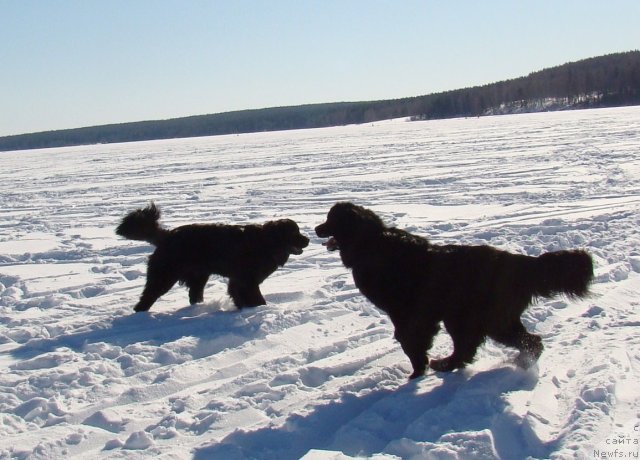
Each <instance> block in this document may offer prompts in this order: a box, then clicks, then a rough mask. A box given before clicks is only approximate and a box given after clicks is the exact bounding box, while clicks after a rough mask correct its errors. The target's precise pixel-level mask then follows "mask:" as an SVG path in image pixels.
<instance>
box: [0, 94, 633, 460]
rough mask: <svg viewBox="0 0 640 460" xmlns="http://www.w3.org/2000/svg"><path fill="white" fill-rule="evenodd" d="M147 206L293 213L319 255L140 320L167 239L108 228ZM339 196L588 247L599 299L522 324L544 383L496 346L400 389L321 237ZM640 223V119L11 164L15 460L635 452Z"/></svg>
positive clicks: (442, 347) (148, 147)
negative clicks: (252, 299)
mask: <svg viewBox="0 0 640 460" xmlns="http://www.w3.org/2000/svg"><path fill="white" fill-rule="evenodd" d="M150 200H154V201H155V202H156V203H157V204H158V205H159V206H160V207H161V209H162V210H163V213H164V217H163V222H164V223H165V224H166V225H167V226H170V227H173V226H176V225H180V224H185V223H189V222H226V223H249V222H258V223H260V222H263V221H265V220H269V219H273V218H280V217H290V218H293V219H295V220H296V221H297V222H298V223H299V224H300V226H301V228H302V230H303V232H304V233H306V234H307V235H308V236H309V237H310V238H311V244H310V245H309V247H308V248H307V249H306V250H305V251H304V253H303V254H302V255H300V256H292V257H291V258H290V260H289V262H288V264H287V265H286V266H285V267H284V268H282V269H280V270H278V271H277V272H276V273H274V275H272V277H271V278H269V279H268V280H267V281H266V282H265V283H264V284H263V292H264V293H265V297H266V299H267V301H268V305H266V306H264V307H260V308H256V309H249V310H244V311H240V312H239V311H236V310H235V309H234V307H233V305H232V304H231V302H230V300H229V299H228V298H227V296H226V294H225V286H226V285H225V283H224V280H222V279H219V278H215V277H214V278H212V279H211V280H210V281H209V284H208V286H207V289H206V290H205V303H204V304H202V305H198V306H189V305H188V297H187V293H186V290H185V289H184V288H181V287H179V286H176V287H174V289H173V290H172V291H170V293H169V294H167V295H166V296H164V297H163V298H161V300H160V301H158V302H157V303H156V304H155V305H154V307H153V308H152V310H151V311H150V312H149V313H138V314H134V313H133V311H132V307H133V305H134V304H135V302H136V301H137V299H138V296H139V295H140V293H141V291H142V286H143V284H144V280H145V262H146V259H147V256H148V255H149V254H150V251H151V250H152V248H151V247H150V246H149V245H146V244H143V243H139V242H130V241H124V240H122V239H119V238H117V237H116V235H115V234H114V228H115V226H116V225H117V223H118V221H119V219H120V218H121V217H122V216H123V215H124V214H125V213H126V212H127V211H130V210H131V209H133V208H136V207H140V206H143V205H145V204H146V203H148V202H149V201H150ZM339 200H351V201H354V202H356V203H358V204H361V205H364V206H366V207H370V208H371V209H373V210H375V211H376V212H378V213H379V214H380V215H381V216H382V217H383V218H384V220H385V221H386V222H387V223H388V224H392V225H396V226H398V227H401V228H405V229H408V230H410V231H412V232H414V233H417V234H420V235H423V236H427V237H429V238H431V239H432V241H434V242H436V243H464V244H490V245H494V246H497V247H500V248H503V249H508V250H511V251H513V252H519V253H526V254H531V255H537V254H540V253H541V252H544V251H550V250H557V249H566V248H584V249H586V250H588V251H589V252H590V253H591V254H592V255H593V257H594V259H595V262H596V268H597V273H596V281H595V283H594V285H593V295H592V297H591V298H589V299H586V300H582V301H569V300H567V299H563V298H556V299H551V300H544V301H540V302H539V303H537V304H536V305H534V306H532V307H531V308H530V309H529V310H528V311H527V312H526V313H525V315H524V321H525V324H526V325H527V327H528V328H529V329H530V330H531V331H535V332H537V333H538V334H541V335H542V337H543V340H544V344H545V351H544V353H543V355H542V357H541V359H540V362H539V364H538V366H537V368H535V369H533V370H530V371H523V370H520V369H518V368H516V367H514V365H513V364H512V360H513V357H514V355H515V352H514V351H513V350H509V349H505V348H504V347H501V346H499V345H496V344H494V343H491V342H488V343H487V344H486V345H484V346H483V347H482V348H481V349H480V351H479V353H478V357H477V360H476V362H475V363H474V364H473V365H471V366H469V367H468V368H467V369H465V370H463V371H458V372H454V373H451V374H447V375H445V374H436V373H433V372H429V373H428V374H427V375H426V376H425V377H424V378H422V379H419V380H417V381H412V382H408V381H407V377H408V375H409V374H410V371H411V366H410V364H409V361H408V359H407V358H406V357H405V355H404V354H403V353H402V351H401V350H400V347H399V345H398V344H397V343H396V342H395V341H394V340H393V337H392V327H391V324H390V322H389V320H388V319H387V317H386V316H385V315H384V314H381V313H380V312H378V311H377V310H376V309H375V307H373V306H372V305H371V304H370V303H368V302H367V301H366V300H365V299H364V298H363V297H362V296H361V295H360V294H359V293H358V291H357V290H356V289H355V287H354V285H353V281H352V278H351V274H350V273H349V272H348V271H347V270H346V269H345V268H344V267H342V265H341V263H340V260H339V256H338V254H337V253H328V252H327V251H326V250H325V248H324V247H323V246H322V245H321V240H320V239H319V238H317V237H316V235H315V233H314V232H313V228H314V227H315V226H316V225H317V224H318V223H320V222H322V221H323V220H324V217H325V215H326V212H327V211H328V209H329V207H330V206H331V205H332V204H333V203H334V202H336V201H339ZM639 210H640V107H633V108H620V109H608V110H590V111H574V112H559V113H541V114H529V115H515V116H502V117H485V118H479V119H457V120H444V121H428V122H413V123H408V122H404V121H402V120H396V121H390V122H384V123H376V124H375V125H359V126H348V127H340V128H329V129H316V130H306V131H290V132H275V133H259V134H246V135H239V136H222V137H210V138H198V139H182V140H172V141H156V142H144V143H132V144H119V145H103V146H92V147H74V148H64V149H53V150H42V151H25V152H9V153H0V365H1V371H0V458H3V459H4V458H47V459H51V458H92V459H95V458H99V459H105V458H129V459H139V458H149V457H153V458H163V459H183V458H185V459H186V458H194V459H197V460H202V459H217V458H221V459H222V458H224V459H243V458H257V459H297V458H301V457H304V458H305V459H306V460H317V459H346V458H350V457H374V458H407V459H409V458H420V459H421V458H428V459H469V458H487V459H490V458H500V459H504V460H506V459H524V458H528V457H534V458H553V459H569V458H623V457H621V456H620V454H621V453H624V454H625V455H626V457H624V458H638V451H639V448H640V446H639V445H638V444H639V443H640V385H638V381H639V378H640V307H639V306H638V302H639V301H640V213H639ZM450 346H451V344H450V341H449V339H448V337H447V336H446V334H441V335H440V336H439V337H438V338H437V340H436V344H435V347H434V350H433V354H434V355H436V356H440V355H444V354H446V353H448V351H449V349H450ZM614 455H615V457H614Z"/></svg>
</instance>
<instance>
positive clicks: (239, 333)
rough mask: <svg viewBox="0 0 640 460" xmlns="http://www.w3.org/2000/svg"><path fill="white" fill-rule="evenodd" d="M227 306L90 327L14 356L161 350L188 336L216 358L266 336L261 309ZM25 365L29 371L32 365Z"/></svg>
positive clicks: (39, 341)
mask: <svg viewBox="0 0 640 460" xmlns="http://www.w3.org/2000/svg"><path fill="white" fill-rule="evenodd" d="M227 303H228V302H225V301H220V302H215V301H214V302H210V303H205V304H198V305H193V306H186V307H184V308H181V309H179V310H171V311H167V312H162V311H159V312H155V311H154V312H151V313H146V312H145V313H134V314H130V315H126V316H121V317H117V318H115V319H114V320H113V321H111V322H107V321H105V322H104V323H101V324H99V325H94V326H91V325H88V326H86V327H83V328H80V329H79V330H77V331H76V332H72V333H68V334H67V333H65V334H60V335H58V336H56V337H52V338H43V339H31V340H29V341H27V342H26V343H24V344H22V345H20V346H19V347H17V348H14V349H13V350H11V351H10V354H11V355H12V356H13V357H14V358H18V359H22V360H29V359H32V358H35V357H37V356H41V355H43V354H45V353H50V352H54V351H56V350H60V349H63V348H68V349H71V350H73V351H77V352H82V351H83V350H84V349H85V347H86V346H87V345H90V344H93V343H107V344H111V345H115V346H119V347H122V348H125V347H126V346H128V345H133V344H137V343H144V342H150V343H153V344H154V345H158V346H161V345H163V344H165V343H171V342H174V341H176V340H179V339H181V338H182V337H185V336H192V337H196V338H198V339H200V340H201V341H202V342H203V345H202V347H203V350H202V353H205V354H212V353H215V352H216V351H221V350H222V349H224V348H228V347H229V346H239V345H241V344H242V343H244V342H246V341H248V340H254V339H256V338H259V337H260V336H261V334H263V331H262V329H261V328H260V325H261V321H260V320H259V315H260V314H262V313H261V309H245V310H241V311H238V310H236V309H229V308H233V307H230V306H229V305H228V304H227ZM217 339H220V340H217ZM216 342H219V345H220V347H219V348H220V350H215V349H213V348H215V343H216ZM204 348H206V350H204ZM21 365H22V366H27V367H28V363H22V364H21Z"/></svg>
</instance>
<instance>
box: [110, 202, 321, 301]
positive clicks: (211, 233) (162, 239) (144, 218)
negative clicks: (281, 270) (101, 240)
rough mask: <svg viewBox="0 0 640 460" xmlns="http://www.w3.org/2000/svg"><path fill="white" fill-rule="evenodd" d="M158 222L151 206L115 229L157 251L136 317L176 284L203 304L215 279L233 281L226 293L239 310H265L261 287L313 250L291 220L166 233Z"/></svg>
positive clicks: (186, 228)
mask: <svg viewBox="0 0 640 460" xmlns="http://www.w3.org/2000/svg"><path fill="white" fill-rule="evenodd" d="M159 219H160V210H159V209H158V208H157V207H156V206H155V205H154V204H153V203H151V204H150V205H149V206H147V207H146V208H144V209H137V210H135V211H132V212H131V213H129V214H127V215H126V216H125V217H124V218H123V219H122V222H121V223H120V225H119V226H118V228H117V229H116V233H117V234H118V235H120V236H124V237H125V238H128V239H130V240H139V241H147V242H149V243H151V244H153V245H154V246H156V250H155V251H154V252H153V254H151V256H150V257H149V263H148V266H147V284H146V286H145V288H144V291H143V293H142V297H141V298H140V301H139V302H138V304H137V305H136V306H135V311H147V310H149V308H151V306H152V305H153V303H154V302H155V301H156V300H157V299H158V298H159V297H160V296H161V295H163V294H165V293H166V292H167V291H169V289H171V287H172V286H173V285H174V284H175V283H176V282H178V281H179V282H180V283H181V284H185V285H186V286H187V287H188V288H189V301H190V302H191V304H194V303H198V302H202V300H203V293H204V287H205V285H206V284H207V280H208V279H209V276H210V275H213V274H215V275H221V276H225V277H227V278H229V285H228V292H229V295H230V296H231V298H232V299H233V302H234V303H235V305H236V307H238V308H243V307H255V306H258V305H264V304H265V303H266V302H265V300H264V297H263V296H262V293H261V292H260V284H261V283H262V282H263V281H264V280H265V279H266V278H267V277H268V276H269V275H271V274H272V273H273V272H274V271H276V269H277V268H278V267H281V266H283V265H284V264H285V262H286V261H287V260H288V259H289V255H290V254H302V249H303V248H305V247H307V245H308V244H309V239H308V238H307V237H306V236H304V235H302V234H300V230H299V229H298V225H297V224H296V223H295V222H294V221H292V220H290V219H280V220H275V221H270V222H267V223H265V224H264V225H243V226H241V225H224V224H191V225H183V226H181V227H177V228H174V229H173V230H167V229H164V228H162V227H161V226H160V225H159V224H158V220H159Z"/></svg>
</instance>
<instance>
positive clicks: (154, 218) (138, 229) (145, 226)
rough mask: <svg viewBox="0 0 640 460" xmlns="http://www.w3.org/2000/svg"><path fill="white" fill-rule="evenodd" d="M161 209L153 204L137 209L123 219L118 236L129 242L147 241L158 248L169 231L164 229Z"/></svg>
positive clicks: (117, 229) (117, 231)
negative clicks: (160, 221) (161, 220)
mask: <svg viewBox="0 0 640 460" xmlns="http://www.w3.org/2000/svg"><path fill="white" fill-rule="evenodd" d="M159 220H160V209H158V207H157V206H156V205H155V204H154V203H153V202H152V203H150V204H149V206H147V207H146V208H140V209H136V210H135V211H131V212H130V213H129V214H127V215H126V216H124V217H123V218H122V221H121V222H120V225H118V227H117V228H116V234H117V235H120V236H124V237H125V238H127V239H128V240H137V241H146V242H147V243H151V244H154V245H156V246H157V244H158V242H159V241H160V240H161V239H162V238H163V237H164V236H165V234H166V233H167V230H165V229H164V228H162V227H161V226H160V224H159V223H158V221H159Z"/></svg>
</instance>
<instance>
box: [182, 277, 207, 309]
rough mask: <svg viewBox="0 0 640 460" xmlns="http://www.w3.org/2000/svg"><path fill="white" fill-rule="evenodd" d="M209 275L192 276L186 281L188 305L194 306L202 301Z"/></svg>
mask: <svg viewBox="0 0 640 460" xmlns="http://www.w3.org/2000/svg"><path fill="white" fill-rule="evenodd" d="M208 280H209V275H207V274H204V275H192V276H191V277H189V278H188V279H187V282H186V284H187V286H188V287H189V303H190V304H191V305H194V304H196V303H200V302H203V301H204V287H205V286H206V285H207V281H208Z"/></svg>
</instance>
